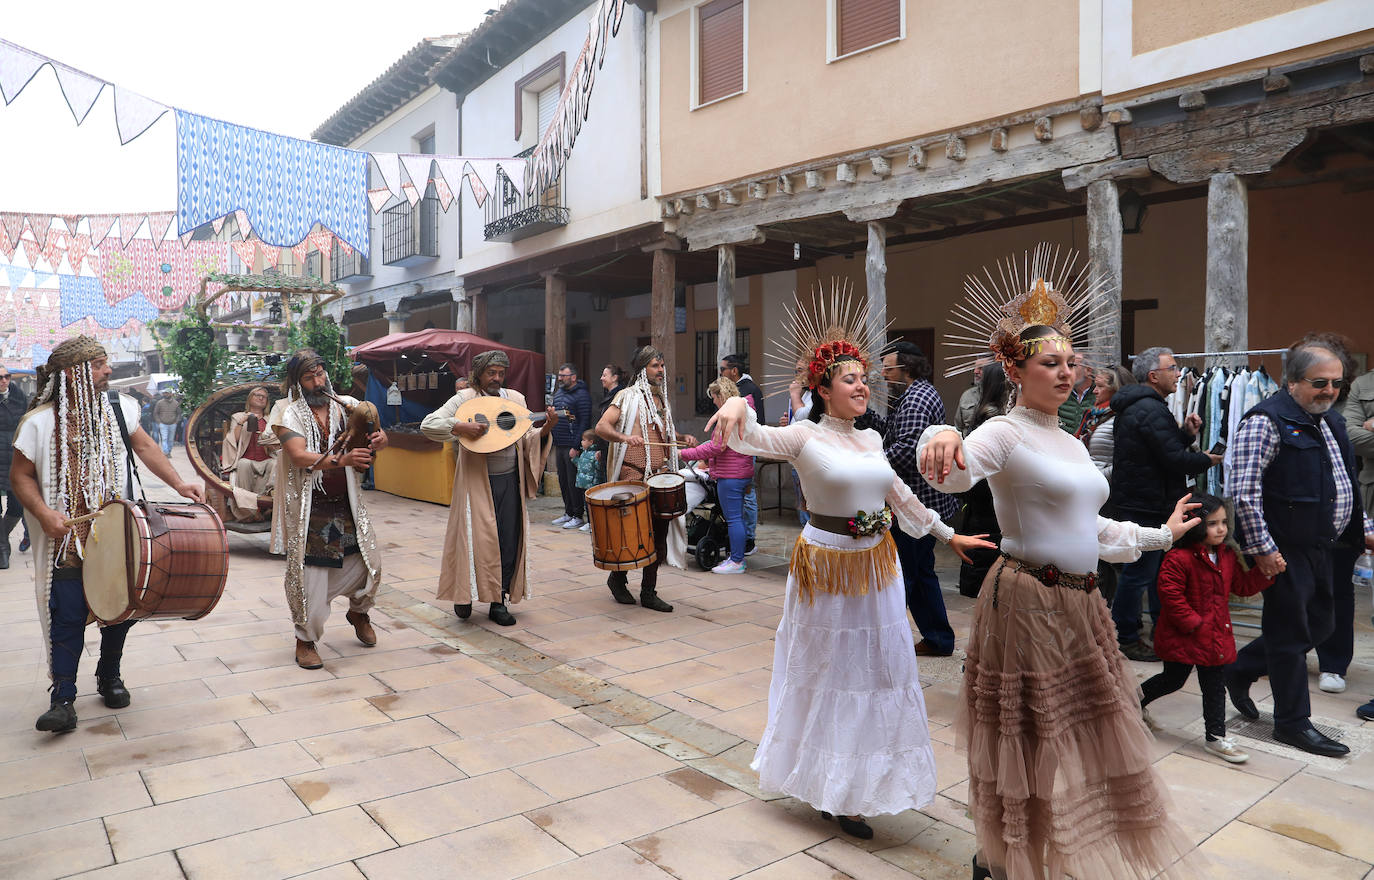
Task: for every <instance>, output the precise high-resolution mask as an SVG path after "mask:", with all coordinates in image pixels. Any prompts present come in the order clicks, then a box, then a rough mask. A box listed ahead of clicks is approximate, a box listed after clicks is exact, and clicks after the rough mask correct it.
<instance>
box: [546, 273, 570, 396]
mask: <svg viewBox="0 0 1374 880" xmlns="http://www.w3.org/2000/svg"><path fill="white" fill-rule="evenodd" d="M567 359H568V282H567V281H565V280H564V279H563V277H562V276H561V275H557V274H555V273H553V272H550V273H548V274H547V275H545V276H544V369H545V371H547V372H550V373H556V372H558V368H559V366H560V365H561V364H563V363H564V362H565V361H567Z"/></svg>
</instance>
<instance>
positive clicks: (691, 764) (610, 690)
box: [0, 456, 1374, 880]
mask: <svg viewBox="0 0 1374 880" xmlns="http://www.w3.org/2000/svg"><path fill="white" fill-rule="evenodd" d="M178 463H179V464H182V463H184V458H182V457H181V456H178ZM153 494H154V495H155V496H157V497H166V489H165V488H161V489H156V488H154V489H153ZM366 498H367V501H368V504H369V507H370V510H371V512H372V514H373V516H374V519H375V520H376V522H377V527H378V531H379V535H380V538H381V541H382V544H383V547H384V552H385V554H386V555H385V568H386V578H385V584H384V586H383V588H382V591H381V594H380V595H379V599H378V609H377V611H376V612H375V613H374V616H373V619H374V621H375V622H376V624H377V629H378V631H379V632H378V636H379V644H378V645H377V647H375V648H372V649H367V648H363V647H361V646H360V645H358V644H357V642H356V641H355V640H354V638H353V637H352V630H351V627H348V626H347V624H346V623H345V622H344V619H343V611H344V608H343V607H342V603H335V609H334V615H333V617H332V618H331V626H330V628H329V631H328V634H327V636H326V640H327V641H326V644H324V645H323V647H322V650H321V653H322V655H323V656H324V658H325V668H324V669H323V670H318V671H306V670H302V669H298V668H297V667H296V666H295V664H294V662H293V655H292V646H293V641H292V635H291V628H290V622H289V619H288V615H287V612H286V610H285V608H284V605H285V602H284V598H283V596H282V589H281V563H280V561H279V560H278V559H277V558H275V557H271V556H269V555H268V554H267V553H266V538H265V536H260V535H254V536H239V535H231V537H230V552H231V557H232V559H231V577H230V583H229V586H228V589H227V590H226V593H225V597H224V599H223V601H222V602H221V603H220V605H219V607H218V608H217V609H216V610H215V611H214V612H213V613H212V614H211V615H209V616H208V617H206V618H204V619H202V620H199V621H180V620H177V621H160V622H154V623H149V622H146V621H145V622H143V623H140V624H138V625H137V626H136V627H135V628H134V629H133V630H132V631H131V633H130V636H129V641H128V648H127V653H126V654H125V660H124V678H125V680H126V681H127V682H128V684H129V686H130V689H131V691H132V693H133V705H131V706H130V707H128V708H127V709H123V710H118V711H111V710H108V709H106V708H104V706H103V705H102V704H101V703H100V701H99V698H98V697H97V696H95V695H94V694H93V693H92V691H93V690H94V682H93V670H94V667H95V655H94V654H93V653H92V651H93V649H94V648H95V647H96V646H97V644H98V641H97V638H96V631H95V629H94V628H92V629H90V630H89V634H88V640H87V649H88V651H87V657H86V658H85V659H84V660H83V667H82V671H81V677H80V680H79V681H80V687H81V688H82V690H83V694H82V696H80V697H79V698H78V700H77V703H76V707H77V711H78V713H79V715H80V718H81V721H80V726H79V727H78V729H77V730H76V731H75V732H73V733H69V734H64V735H60V736H54V735H50V734H40V733H38V732H36V731H34V729H33V721H34V719H35V718H36V717H37V716H38V715H39V714H41V713H42V711H43V710H44V709H45V708H46V706H47V693H46V690H45V689H46V686H47V681H46V676H45V670H44V665H43V660H42V657H41V644H42V642H41V639H40V634H39V632H38V627H37V623H36V620H37V617H36V612H35V608H34V601H33V591H32V580H31V571H32V570H31V567H30V566H31V564H32V563H31V560H30V558H29V557H28V555H27V554H26V555H24V556H21V555H19V554H17V553H16V555H15V557H14V565H13V567H12V568H11V569H10V570H8V571H6V572H0V609H3V611H4V612H5V614H4V617H3V623H0V633H3V637H4V638H3V643H0V876H3V877H5V878H16V880H17V878H49V877H63V876H69V875H74V874H79V875H81V876H88V877H100V878H107V880H108V878H140V880H159V878H178V877H188V878H220V877H225V878H238V877H242V878H251V880H264V878H277V877H295V876H310V877H316V878H330V880H343V878H360V877H367V878H370V880H388V878H393V877H394V878H407V880H409V878H414V877H460V878H474V880H483V878H493V880H495V878H514V877H530V878H539V880H555V878H557V880H574V878H594V880H619V878H630V880H635V878H645V880H648V878H659V880H667V878H670V877H676V878H681V880H698V878H700V880H716V878H720V880H724V878H731V877H749V878H751V880H808V878H817V880H819V878H845V877H852V878H858V880H870V878H871V880H885V878H902V877H913V876H915V877H921V878H928V880H935V878H941V880H944V878H963V877H967V876H968V867H967V866H968V862H969V857H970V855H971V854H972V851H973V835H972V833H971V832H972V824H971V823H970V821H969V820H968V818H967V817H966V815H965V802H966V798H967V783H966V774H965V771H964V758H963V756H962V755H961V754H959V753H958V752H957V751H956V750H955V749H954V747H953V745H952V735H951V732H950V729H949V724H950V721H951V720H952V716H953V710H954V706H955V701H956V697H957V687H958V675H959V663H960V660H959V655H958V654H957V653H956V656H955V657H954V658H950V659H938V660H923V661H922V663H921V673H922V675H921V677H922V682H923V684H924V685H925V693H926V704H927V708H928V710H929V715H930V722H931V736H932V738H933V740H934V745H935V754H936V759H937V762H938V766H939V771H940V780H939V789H940V794H939V796H938V797H937V799H936V801H935V803H933V804H932V805H931V806H930V807H928V808H927V809H926V810H924V811H922V812H909V813H906V814H904V815H901V816H895V817H894V816H887V817H879V818H877V819H875V820H874V821H873V823H872V824H873V825H874V827H875V829H876V831H877V836H876V837H875V839H874V840H872V841H868V842H860V841H856V840H853V839H850V838H847V837H845V836H843V835H840V834H839V833H838V830H837V828H836V826H835V825H834V824H833V823H829V822H825V821H823V820H821V819H820V818H819V817H818V816H817V814H816V813H815V812H813V811H812V810H811V809H810V808H808V807H806V806H805V805H802V804H799V803H796V802H794V801H792V800H790V799H786V798H782V799H778V798H775V797H771V796H769V795H767V794H765V793H763V792H760V791H758V790H757V787H756V783H757V779H756V777H755V776H754V774H753V773H752V772H751V771H750V770H749V769H748V765H749V761H750V760H751V758H752V755H753V750H754V744H755V743H756V742H757V741H758V738H759V735H760V733H761V731H762V729H763V725H764V720H765V712H766V699H767V689H768V679H769V666H770V664H771V660H772V633H773V630H774V628H775V627H776V625H777V622H778V618H779V615H780V608H781V605H782V593H783V583H784V568H783V566H784V564H785V560H784V554H785V553H786V550H787V547H788V546H789V545H790V543H791V540H792V539H793V538H794V537H795V526H794V525H792V522H791V519H790V517H786V518H782V519H779V518H778V517H777V516H776V515H765V522H764V523H763V527H762V529H761V534H760V546H761V550H762V552H761V553H760V554H759V555H757V556H754V557H752V558H751V559H750V560H749V562H750V566H751V570H750V571H749V572H748V573H747V574H745V575H739V576H728V577H727V576H716V575H711V574H709V573H703V572H701V571H699V570H696V569H695V567H693V568H692V569H691V570H689V571H686V572H678V571H675V570H672V569H666V570H665V571H664V573H663V575H662V576H661V578H660V593H661V595H663V596H664V597H665V598H666V599H667V600H668V601H670V602H672V603H674V604H675V605H676V606H677V607H676V611H675V612H674V613H673V614H658V613H655V612H651V611H646V610H644V609H642V608H639V607H630V606H623V605H617V604H615V603H614V602H613V601H612V600H611V599H610V597H609V595H608V594H607V592H606V588H605V585H604V584H605V575H604V573H603V572H600V571H598V570H596V569H595V568H593V566H592V564H591V561H590V551H589V542H588V536H587V535H585V534H582V533H578V532H565V531H562V530H559V529H554V528H551V527H549V526H547V525H545V523H547V521H548V520H550V519H551V518H552V517H553V516H554V515H555V514H556V513H557V512H558V510H557V505H556V504H555V503H554V500H553V499H544V498H541V499H538V500H537V501H536V502H534V504H533V508H534V510H533V518H534V524H533V525H532V528H531V534H530V536H529V537H530V554H529V555H530V576H531V577H530V580H531V583H532V585H533V592H534V596H533V598H531V599H529V600H528V601H527V602H525V603H522V604H521V605H519V606H516V607H515V608H514V611H515V613H516V616H517V617H518V618H519V623H518V625H517V626H514V627H510V628H502V627H496V626H493V625H491V624H490V622H489V621H487V619H486V615H485V608H483V607H482V606H480V605H479V606H477V608H476V609H475V613H474V615H473V617H472V618H471V619H470V620H469V621H466V622H462V621H458V620H457V619H456V618H455V617H454V616H453V614H452V612H451V608H448V607H443V606H439V605H437V604H436V603H435V602H434V599H433V594H434V583H435V571H436V568H437V566H438V565H439V558H440V544H441V541H442V537H443V531H444V519H445V516H446V513H447V510H446V508H443V507H438V506H434V505H430V504H424V503H420V502H411V501H406V500H403V499H399V498H395V497H392V496H390V495H386V494H383V493H377V492H372V493H368V494H367V496H366ZM17 540H18V535H17V534H16V535H15V541H16V542H17ZM770 554H771V555H770ZM950 560H951V557H949V556H948V555H943V556H942V557H941V561H942V565H943V566H944V567H945V568H946V573H947V575H949V574H950V571H951V569H950ZM631 580H632V587H633V585H634V583H636V582H637V578H636V577H634V576H632V579H631ZM945 580H946V583H949V584H953V582H954V578H953V577H952V576H947V577H946V578H945ZM946 599H947V602H948V604H949V606H950V613H951V618H952V620H953V623H954V626H955V629H956V631H957V633H958V634H959V636H960V638H961V640H962V639H963V638H964V637H966V636H967V632H968V625H969V610H970V605H971V603H970V601H969V600H967V599H963V598H961V597H959V596H958V595H957V594H955V593H953V592H947V593H946ZM1369 615H1370V607H1369V596H1368V595H1362V596H1361V597H1360V598H1359V606H1358V610H1357V614H1356V621H1357V627H1358V646H1359V649H1358V656H1357V660H1356V666H1355V667H1354V668H1353V669H1352V671H1351V675H1350V683H1351V689H1350V690H1349V691H1348V692H1347V693H1346V694H1342V695H1335V696H1332V695H1326V694H1320V693H1319V692H1316V690H1315V686H1314V688H1313V690H1314V694H1313V711H1314V715H1316V716H1319V720H1321V721H1322V723H1327V724H1330V725H1332V726H1336V725H1339V727H1340V729H1341V733H1342V736H1343V737H1344V738H1345V739H1346V741H1347V742H1349V743H1350V744H1351V745H1352V748H1354V749H1355V750H1356V754H1355V755H1354V757H1352V758H1351V759H1348V760H1343V761H1331V760H1325V759H1310V760H1308V759H1306V758H1305V756H1302V755H1300V754H1299V753H1297V752H1295V751H1293V750H1290V749H1287V748H1285V747H1282V746H1277V745H1273V744H1266V743H1263V742H1260V741H1257V740H1252V739H1245V738H1242V744H1243V745H1244V746H1245V747H1246V748H1247V749H1248V750H1249V751H1250V752H1251V756H1252V757H1251V760H1250V763H1248V764H1245V765H1240V766H1232V765H1228V764H1225V763H1222V762H1220V761H1219V760H1217V759H1215V758H1212V757H1210V756H1208V755H1206V754H1205V753H1204V752H1203V751H1202V749H1201V745H1200V742H1201V738H1202V729H1201V718H1200V714H1201V706H1200V700H1199V697H1198V696H1197V691H1196V685H1195V683H1192V682H1190V684H1189V686H1188V688H1187V691H1186V692H1182V693H1179V694H1176V695H1173V696H1170V697H1166V698H1164V699H1163V700H1161V701H1159V702H1157V703H1156V704H1154V706H1152V712H1153V714H1154V715H1155V717H1156V719H1157V720H1159V721H1160V722H1161V723H1162V724H1163V726H1164V728H1165V730H1164V731H1163V732H1161V733H1160V734H1159V738H1158V741H1157V749H1156V754H1157V761H1158V766H1159V769H1160V771H1161V772H1162V774H1163V775H1164V777H1165V779H1166V780H1167V781H1168V783H1169V785H1170V787H1171V789H1172V791H1173V794H1174V798H1175V801H1176V807H1175V810H1176V814H1177V816H1178V817H1179V819H1180V820H1181V822H1182V824H1183V825H1184V827H1185V828H1186V829H1187V831H1188V832H1189V833H1190V834H1191V835H1192V837H1193V839H1194V840H1195V841H1196V843H1197V844H1198V845H1199V846H1200V848H1201V849H1202V850H1203V851H1204V852H1205V853H1207V855H1208V856H1209V857H1210V859H1211V864H1212V867H1213V871H1214V873H1215V876H1218V877H1265V878H1280V877H1292V878H1298V877H1302V878H1307V877H1322V878H1351V880H1357V878H1367V877H1374V871H1371V863H1374V834H1370V833H1369V828H1370V819H1369V817H1370V816H1371V815H1374V729H1371V727H1374V726H1371V725H1365V726H1364V727H1362V728H1361V727H1357V725H1358V720H1357V719H1356V718H1355V717H1354V713H1353V710H1354V707H1355V706H1356V705H1358V704H1359V703H1360V702H1363V701H1364V700H1365V699H1367V698H1368V696H1367V694H1368V692H1369V691H1371V690H1374V635H1372V634H1371V632H1370V627H1369ZM1135 668H1136V671H1137V673H1138V674H1140V675H1142V676H1143V675H1146V674H1149V673H1150V672H1151V671H1152V667H1151V666H1149V665H1146V664H1136V665H1135ZM1153 668H1157V667H1153ZM1254 696H1255V697H1256V698H1257V700H1260V704H1261V708H1262V709H1263V708H1267V703H1266V702H1265V701H1264V700H1262V699H1261V698H1263V697H1265V696H1267V694H1266V692H1265V690H1264V688H1263V682H1261V683H1260V684H1259V685H1257V686H1256V688H1255V689H1254ZM83 872H88V873H83ZM1083 880H1087V878H1083Z"/></svg>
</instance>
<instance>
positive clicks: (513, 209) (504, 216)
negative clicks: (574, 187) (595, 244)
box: [483, 147, 568, 242]
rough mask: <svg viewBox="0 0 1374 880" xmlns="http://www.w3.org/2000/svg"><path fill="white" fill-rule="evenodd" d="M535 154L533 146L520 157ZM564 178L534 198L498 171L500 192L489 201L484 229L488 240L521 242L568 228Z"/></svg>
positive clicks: (519, 156) (501, 171)
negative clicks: (524, 239) (552, 230)
mask: <svg viewBox="0 0 1374 880" xmlns="http://www.w3.org/2000/svg"><path fill="white" fill-rule="evenodd" d="M533 152H534V148H533V147H531V148H530V149H528V150H525V151H524V152H523V153H519V154H517V158H526V157H528V156H529V155H530V154H532V153H533ZM563 197H564V192H563V176H562V175H561V174H560V175H559V176H558V179H557V180H555V181H554V183H553V186H551V187H549V188H548V189H546V190H544V192H542V193H540V194H539V195H538V196H534V197H530V196H529V195H527V194H526V193H525V191H524V190H523V188H521V187H520V186H519V185H518V184H516V183H515V182H514V181H512V180H511V179H510V178H509V177H508V176H506V172H505V170H504V169H500V168H498V169H497V171H496V192H494V193H492V197H491V198H489V199H487V204H486V209H485V211H486V226H485V227H484V229H483V232H484V236H485V238H486V240H487V241H507V242H509V241H519V240H521V239H522V238H529V237H530V236H532V235H538V234H539V233H541V232H548V231H549V230H550V229H558V228H559V227H561V226H567V225H568V206H567V204H566V203H565V202H564V198H563Z"/></svg>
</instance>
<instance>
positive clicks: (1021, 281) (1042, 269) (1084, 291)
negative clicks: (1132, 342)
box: [944, 242, 1117, 376]
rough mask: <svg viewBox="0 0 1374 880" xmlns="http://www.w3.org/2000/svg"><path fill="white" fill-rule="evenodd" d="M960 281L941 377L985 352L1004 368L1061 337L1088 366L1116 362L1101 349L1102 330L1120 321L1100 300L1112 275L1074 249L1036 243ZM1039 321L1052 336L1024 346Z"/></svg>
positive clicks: (969, 366)
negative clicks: (961, 292) (959, 299)
mask: <svg viewBox="0 0 1374 880" xmlns="http://www.w3.org/2000/svg"><path fill="white" fill-rule="evenodd" d="M994 266H995V267H996V274H994V272H993V267H988V266H984V267H983V273H982V276H981V277H980V276H979V275H976V274H974V275H969V276H968V277H967V278H965V279H964V295H965V300H964V301H963V302H960V303H958V304H956V305H955V306H954V308H953V310H952V314H951V315H950V319H949V323H950V325H951V327H952V328H953V330H951V332H948V333H946V334H945V338H944V344H945V347H946V348H949V349H953V353H951V354H950V355H948V357H947V361H948V363H949V367H948V368H947V369H946V370H945V375H946V376H956V375H958V374H960V373H967V372H970V371H971V370H973V368H974V367H976V366H977V365H978V364H979V363H980V362H984V361H986V359H987V357H988V354H989V352H990V353H991V355H992V357H993V358H995V359H997V360H998V361H1000V362H1001V363H1002V364H1003V365H1004V366H1005V365H1006V364H1010V363H1015V362H1016V361H1021V360H1025V359H1026V358H1027V357H1030V356H1031V355H1034V354H1035V353H1036V352H1037V351H1039V350H1040V349H1041V348H1043V347H1044V345H1045V344H1046V343H1049V342H1052V341H1056V340H1064V341H1067V342H1069V343H1070V344H1072V345H1073V348H1074V352H1075V353H1076V354H1078V355H1080V356H1081V360H1082V361H1083V363H1085V364H1087V365H1089V366H1101V365H1105V364H1107V363H1110V362H1111V361H1112V360H1113V359H1114V358H1113V357H1112V356H1111V355H1110V354H1109V353H1107V352H1104V351H1101V350H1100V339H1101V334H1102V331H1104V330H1107V329H1109V328H1110V327H1111V326H1112V324H1113V322H1115V321H1116V320H1117V318H1116V315H1115V313H1114V312H1113V311H1112V310H1111V309H1108V308H1106V307H1105V305H1106V303H1105V302H1104V300H1105V298H1106V297H1107V295H1109V294H1110V293H1111V292H1112V290H1113V286H1112V282H1111V279H1110V277H1109V276H1107V275H1106V274H1105V273H1104V272H1101V271H1099V270H1098V269H1097V268H1096V267H1095V266H1093V264H1092V263H1091V262H1087V261H1084V260H1082V259H1081V255H1080V254H1079V253H1078V251H1076V250H1074V249H1072V248H1061V247H1059V246H1058V245H1053V244H1050V243H1048V242H1041V243H1040V244H1038V245H1036V246H1035V250H1033V251H1027V252H1026V253H1025V254H1023V255H1021V257H1020V259H1019V260H1018V259H1017V255H1015V254H1013V255H1011V256H1009V257H1006V258H1005V259H1002V260H999V261H997V263H995V264H994ZM1037 324H1043V325H1045V326H1047V327H1052V328H1054V330H1055V331H1056V332H1055V334H1054V335H1052V336H1042V337H1040V338H1037V339H1032V340H1029V341H1027V342H1024V343H1023V342H1022V341H1021V338H1020V337H1021V333H1022V332H1023V331H1024V330H1025V329H1026V328H1027V327H1033V326H1035V325H1037Z"/></svg>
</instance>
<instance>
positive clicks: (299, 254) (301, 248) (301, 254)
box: [291, 242, 310, 265]
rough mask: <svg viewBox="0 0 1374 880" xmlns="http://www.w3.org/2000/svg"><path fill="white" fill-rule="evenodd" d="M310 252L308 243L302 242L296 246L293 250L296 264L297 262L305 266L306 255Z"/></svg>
mask: <svg viewBox="0 0 1374 880" xmlns="http://www.w3.org/2000/svg"><path fill="white" fill-rule="evenodd" d="M309 251H310V245H309V244H307V243H306V242H301V243H300V244H298V245H296V246H294V247H293V248H291V253H292V255H294V256H295V258H296V262H297V263H300V264H301V265H305V255H306V254H307V253H308V252H309Z"/></svg>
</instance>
